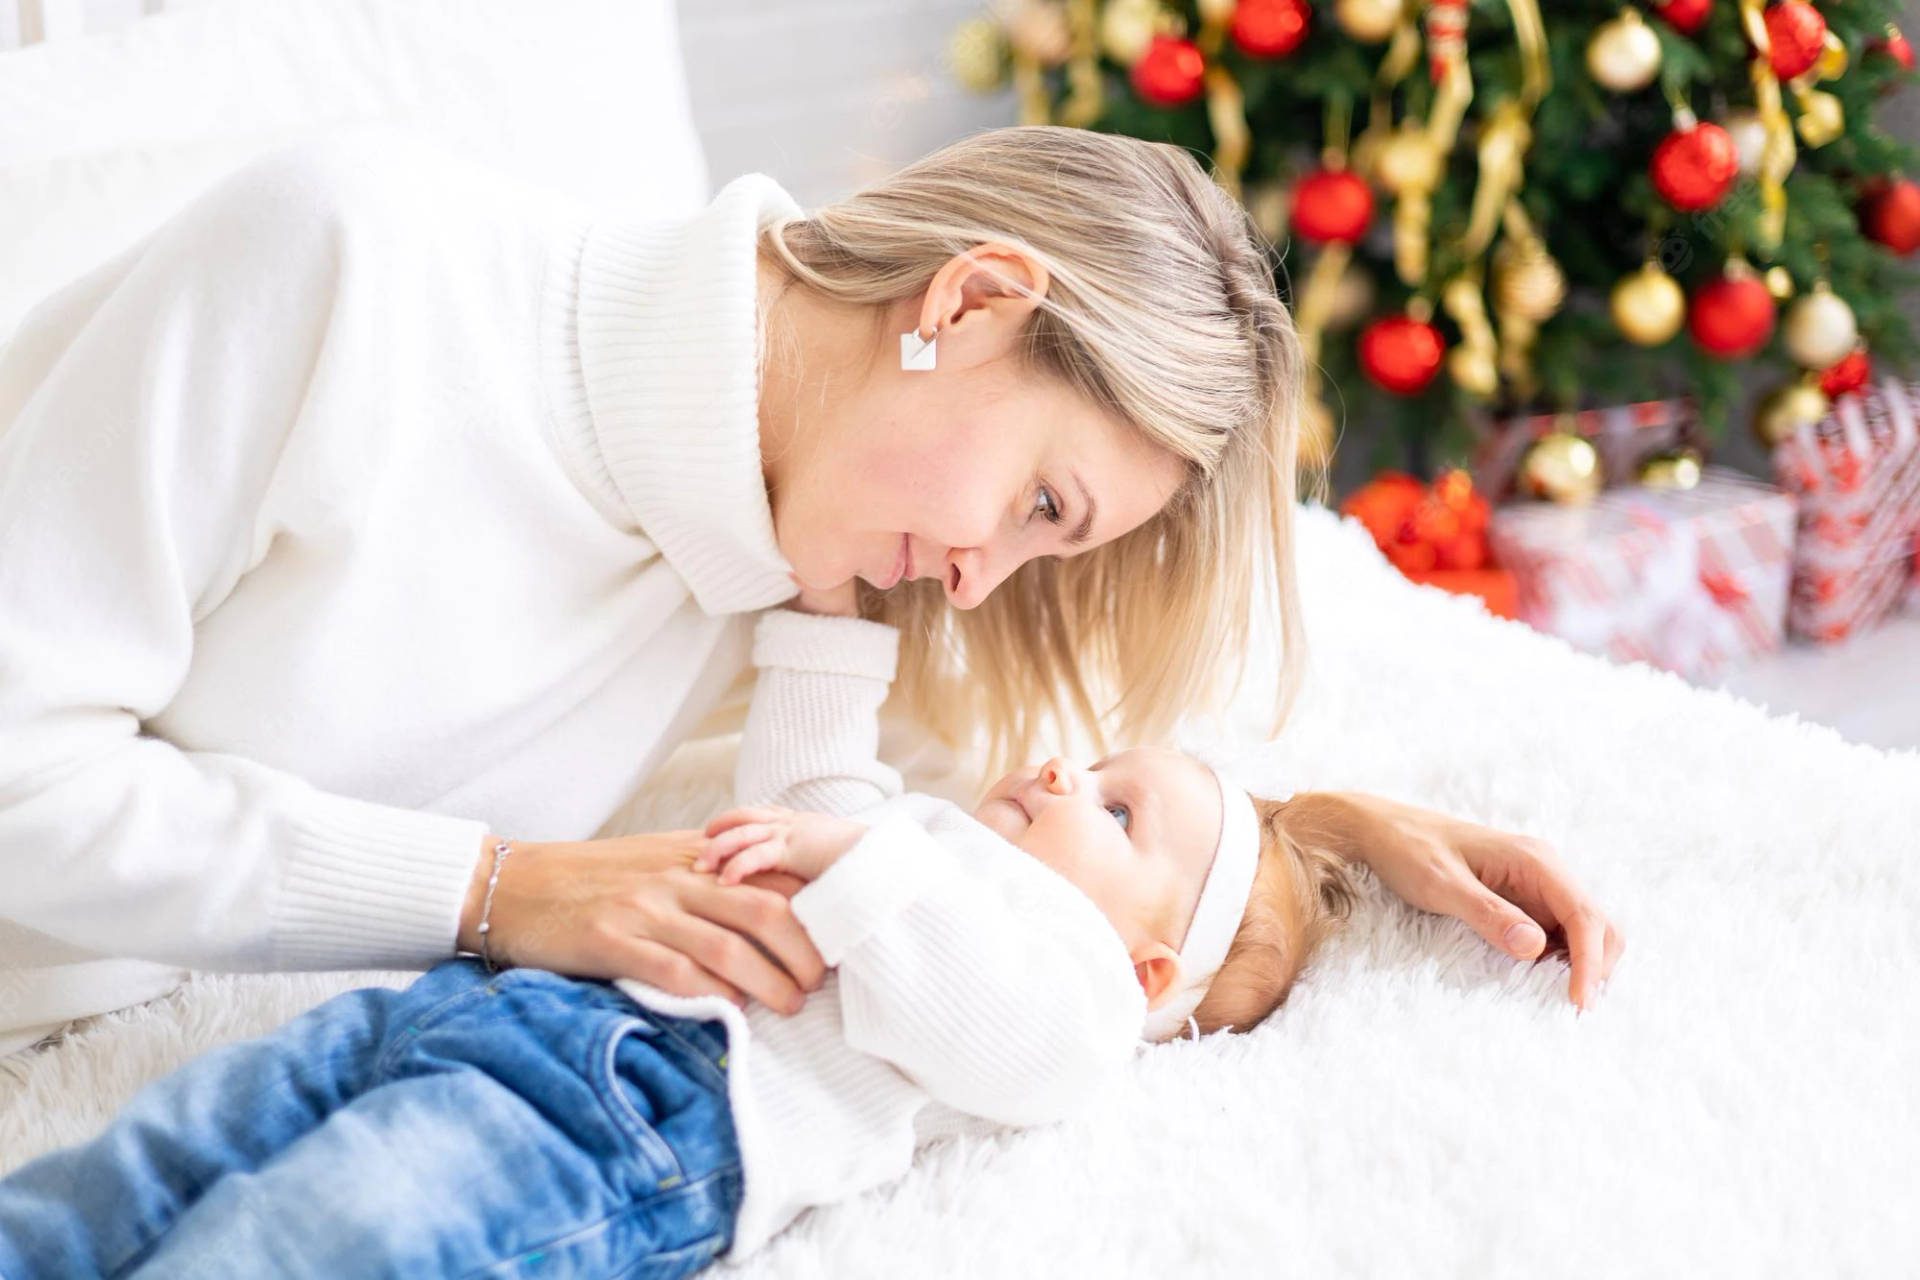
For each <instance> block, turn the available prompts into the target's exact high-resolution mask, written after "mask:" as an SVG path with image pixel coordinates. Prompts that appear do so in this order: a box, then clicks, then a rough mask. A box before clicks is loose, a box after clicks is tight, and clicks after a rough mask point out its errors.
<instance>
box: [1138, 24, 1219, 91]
mask: <svg viewBox="0 0 1920 1280" xmlns="http://www.w3.org/2000/svg"><path fill="white" fill-rule="evenodd" d="M1206 70H1207V60H1206V58H1205V57H1204V56H1202V55H1201V53H1200V48H1199V46H1198V45H1196V44H1194V43H1193V42H1192V41H1191V40H1177V39H1175V38H1174V37H1172V36H1155V37H1154V38H1153V43H1152V44H1149V45H1148V46H1147V51H1146V52H1145V53H1143V54H1141V55H1140V60H1139V61H1138V62H1136V63H1134V64H1133V71H1132V78H1133V87H1134V91H1135V92H1137V93H1138V94H1139V95H1140V96H1141V97H1142V98H1145V99H1146V100H1147V101H1148V102H1151V103H1152V104H1153V105H1154V106H1156V107H1179V106H1184V105H1186V104H1187V103H1189V102H1192V101H1193V100H1194V99H1195V98H1197V97H1199V96H1200V88H1201V81H1202V77H1203V76H1204V75H1205V74H1206Z"/></svg>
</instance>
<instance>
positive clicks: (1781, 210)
mask: <svg viewBox="0 0 1920 1280" xmlns="http://www.w3.org/2000/svg"><path fill="white" fill-rule="evenodd" d="M1739 3H1740V22H1741V25H1742V26H1744V27H1745V28H1746V32H1747V39H1748V41H1749V42H1751V43H1752V45H1753V47H1754V49H1755V51H1756V52H1755V55H1754V57H1753V59H1752V60H1751V61H1749V62H1748V63H1747V76H1748V78H1749V79H1751V80H1752V81H1753V100H1754V109H1755V110H1756V111H1757V112H1758V113H1759V116H1760V124H1761V128H1762V130H1763V131H1764V136H1765V139H1766V140H1765V142H1764V143H1762V145H1761V148H1760V165H1759V169H1758V171H1757V172H1756V173H1755V174H1754V177H1755V179H1756V181H1757V182H1758V183H1759V186H1760V217H1759V220H1758V224H1757V226H1758V230H1757V232H1756V237H1755V243H1754V248H1755V249H1757V250H1759V251H1760V252H1761V253H1762V254H1763V255H1765V256H1767V257H1771V256H1772V255H1773V251H1774V250H1775V249H1778V248H1779V247H1780V241H1781V239H1782V238H1783V237H1784V236H1785V235H1786V231H1787V175H1788V174H1789V173H1792V172H1793V164H1794V160H1795V158H1796V157H1797V155H1798V151H1797V149H1796V148H1795V146H1794V142H1793V124H1792V122H1791V121H1789V120H1788V119H1787V113H1786V109H1785V107H1783V106H1782V105H1781V100H1780V79H1779V77H1778V76H1776V75H1774V74H1773V43H1772V41H1771V40H1770V39H1769V38H1768V36H1767V20H1766V15H1765V13H1764V12H1763V10H1764V7H1765V6H1764V4H1763V0H1739ZM1683 105H1684V104H1683Z"/></svg>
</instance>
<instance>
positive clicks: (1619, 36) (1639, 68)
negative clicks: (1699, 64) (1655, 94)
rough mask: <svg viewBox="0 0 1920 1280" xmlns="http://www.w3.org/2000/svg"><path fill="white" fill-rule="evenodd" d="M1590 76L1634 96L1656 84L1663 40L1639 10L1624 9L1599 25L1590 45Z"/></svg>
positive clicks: (1604, 85) (1588, 62) (1605, 86)
mask: <svg viewBox="0 0 1920 1280" xmlns="http://www.w3.org/2000/svg"><path fill="white" fill-rule="evenodd" d="M1587 73H1588V74H1589V75H1591V76H1592V77H1593V78H1594V81H1595V82H1596V83H1598V84H1599V85H1601V87H1603V88H1607V89H1611V90H1613V91H1614V92H1615V93H1633V92H1634V91H1636V90H1639V89H1644V88H1646V87H1647V86H1648V85H1650V84H1652V83H1653V78H1654V77H1655V76H1657V75H1659V74H1660V37H1659V36H1658V35H1656V34H1655V33H1654V30H1653V28H1652V27H1650V26H1648V25H1647V24H1646V22H1645V20H1643V19H1642V18H1641V17H1640V11H1639V10H1638V9H1622V10H1621V11H1620V16H1619V17H1617V18H1615V19H1613V20H1612V21H1610V22H1603V23H1601V24H1600V29H1599V30H1597V31H1595V32H1594V33H1593V39H1591V40H1589V41H1587Z"/></svg>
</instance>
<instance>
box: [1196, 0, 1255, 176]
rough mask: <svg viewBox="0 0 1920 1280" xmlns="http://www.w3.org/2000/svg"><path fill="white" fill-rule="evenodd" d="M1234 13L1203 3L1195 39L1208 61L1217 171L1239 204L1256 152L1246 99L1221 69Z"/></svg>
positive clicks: (1216, 1) (1225, 5)
mask: <svg viewBox="0 0 1920 1280" xmlns="http://www.w3.org/2000/svg"><path fill="white" fill-rule="evenodd" d="M1233 11H1234V5H1233V4H1232V3H1230V2H1223V0H1202V3H1201V5H1200V33H1199V35H1197V36H1195V37H1194V44H1195V45H1197V46H1198V47H1199V49H1200V55H1201V56H1202V57H1203V58H1205V59H1206V60H1207V69H1206V71H1205V72H1204V73H1203V76H1202V80H1203V83H1204V84H1205V85H1206V89H1207V123H1208V124H1209V125H1210V126H1212V128H1213V167H1214V171H1215V174H1216V176H1217V177H1218V179H1219V182H1220V185H1221V186H1222V187H1225V188H1226V190H1227V192H1228V193H1229V194H1231V195H1232V196H1233V197H1234V199H1236V200H1237V199H1239V198H1240V176H1241V174H1242V173H1243V172H1244V171H1245V169H1246V167H1247V156H1248V154H1249V153H1250V152H1251V151H1252V150H1253V131H1252V130H1250V129H1249V128H1248V127H1247V104H1246V97H1245V95H1243V94H1242V93H1241V91H1240V85H1239V83H1238V82H1237V81H1235V80H1234V78H1233V73H1232V72H1230V71H1228V70H1227V69H1226V68H1225V67H1224V66H1222V65H1220V49H1221V46H1223V45H1224V44H1225V43H1226V38H1227V26H1228V24H1229V23H1231V22H1232V21H1233Z"/></svg>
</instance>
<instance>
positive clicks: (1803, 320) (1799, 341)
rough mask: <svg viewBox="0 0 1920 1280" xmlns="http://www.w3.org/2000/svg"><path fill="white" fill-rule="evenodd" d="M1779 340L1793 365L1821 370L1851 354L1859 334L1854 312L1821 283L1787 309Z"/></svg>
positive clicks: (1838, 296) (1837, 295)
mask: <svg viewBox="0 0 1920 1280" xmlns="http://www.w3.org/2000/svg"><path fill="white" fill-rule="evenodd" d="M1780 337H1781V340H1782V341H1783V342H1784V343H1785V344H1786V348H1787V354H1788V355H1790V356H1792V357H1793V359H1794V363H1796V364H1798V365H1800V366H1801V367H1803V368H1807V369H1824V368H1826V367H1827V366H1828V365H1831V364H1832V363H1834V362H1835V361H1836V360H1839V359H1840V358H1841V357H1842V356H1844V355H1846V354H1847V353H1848V352H1850V351H1852V350H1853V348H1854V344H1855V343H1856V342H1858V341H1859V340H1860V330H1859V326H1858V325H1857V324H1856V323H1855V322H1854V318H1853V308H1852V307H1850V306H1848V305H1847V304H1846V301H1845V300H1844V299H1842V298H1841V297H1840V295H1839V294H1837V293H1835V292H1834V291H1833V290H1832V289H1829V288H1828V287H1827V286H1826V284H1825V283H1824V282H1823V283H1821V284H1818V285H1815V286H1814V289H1813V292H1812V293H1809V294H1807V295H1806V296H1805V297H1803V298H1801V299H1800V300H1799V301H1798V302H1796V303H1794V304H1793V305H1792V306H1791V307H1788V308H1787V314H1786V317H1785V319H1784V320H1783V321H1782V322H1781V325H1780Z"/></svg>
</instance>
